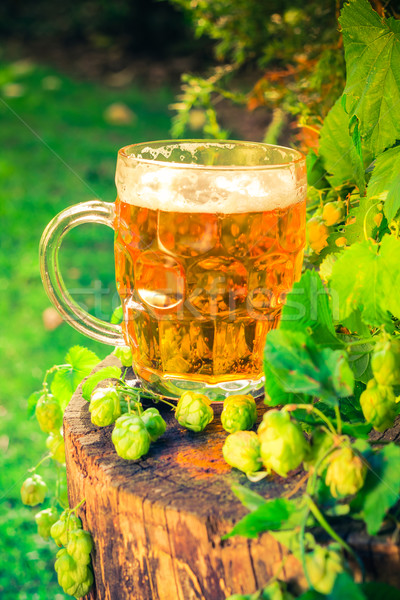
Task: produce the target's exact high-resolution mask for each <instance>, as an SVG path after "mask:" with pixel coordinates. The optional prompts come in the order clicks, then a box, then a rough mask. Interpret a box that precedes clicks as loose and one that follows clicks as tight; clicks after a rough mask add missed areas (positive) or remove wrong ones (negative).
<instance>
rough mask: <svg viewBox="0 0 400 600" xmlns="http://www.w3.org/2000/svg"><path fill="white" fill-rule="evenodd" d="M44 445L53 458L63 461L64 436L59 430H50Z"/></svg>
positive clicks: (62, 462)
mask: <svg viewBox="0 0 400 600" xmlns="http://www.w3.org/2000/svg"><path fill="white" fill-rule="evenodd" d="M46 447H47V449H48V451H49V452H50V455H51V458H52V459H53V460H56V461H57V462H59V463H61V464H64V463H65V444H64V438H63V436H62V435H61V433H60V432H59V431H52V432H51V433H50V434H49V436H48V438H47V440H46Z"/></svg>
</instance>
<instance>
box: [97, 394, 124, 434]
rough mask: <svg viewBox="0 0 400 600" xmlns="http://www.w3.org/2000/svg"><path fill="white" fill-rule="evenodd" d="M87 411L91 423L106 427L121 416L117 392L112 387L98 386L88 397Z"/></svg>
mask: <svg viewBox="0 0 400 600" xmlns="http://www.w3.org/2000/svg"><path fill="white" fill-rule="evenodd" d="M89 412H90V416H91V420H92V423H93V425H97V426H98V427H106V426H107V425H111V424H112V423H114V422H115V421H116V419H118V417H120V416H121V404H120V399H119V393H118V391H117V390H116V388H113V387H99V388H97V389H96V390H95V391H94V392H93V394H92V395H91V398H90V404H89Z"/></svg>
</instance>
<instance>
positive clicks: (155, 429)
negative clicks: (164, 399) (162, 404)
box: [140, 408, 167, 442]
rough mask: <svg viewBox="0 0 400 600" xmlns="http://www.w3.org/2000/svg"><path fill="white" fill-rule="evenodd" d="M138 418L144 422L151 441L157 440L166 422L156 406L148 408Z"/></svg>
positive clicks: (165, 426)
mask: <svg viewBox="0 0 400 600" xmlns="http://www.w3.org/2000/svg"><path fill="white" fill-rule="evenodd" d="M140 418H141V419H142V421H143V423H144V424H145V427H146V429H147V431H148V432H149V435H150V439H151V441H152V442H155V441H156V440H158V438H159V437H160V436H161V435H162V434H163V433H164V432H165V430H166V428H167V424H166V422H165V421H164V419H163V418H162V416H161V415H160V412H159V411H158V409H157V408H148V409H147V410H145V411H144V412H143V413H142V414H141V416H140Z"/></svg>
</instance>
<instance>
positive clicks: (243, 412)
mask: <svg viewBox="0 0 400 600" xmlns="http://www.w3.org/2000/svg"><path fill="white" fill-rule="evenodd" d="M256 420H257V407H256V403H255V401H254V398H253V396H242V395H235V396H229V397H228V398H226V400H225V401H224V408H223V411H222V413H221V423H222V427H223V428H224V429H225V431H227V432H228V433H234V432H235V431H244V430H246V429H251V428H252V427H253V425H254V423H255V422H256Z"/></svg>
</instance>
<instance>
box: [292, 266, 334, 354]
mask: <svg viewBox="0 0 400 600" xmlns="http://www.w3.org/2000/svg"><path fill="white" fill-rule="evenodd" d="M280 329H284V330H290V331H303V332H306V331H307V332H309V333H311V335H312V337H313V340H314V341H315V342H316V343H317V344H326V345H330V346H331V347H332V346H333V347H336V348H341V347H343V344H342V343H341V342H340V340H338V339H337V337H336V334H335V329H334V326H333V317H332V309H331V305H330V297H329V293H328V290H327V289H326V288H325V286H324V284H323V283H322V280H321V277H320V276H319V274H318V273H317V271H310V270H308V271H305V272H304V273H303V275H302V276H301V279H300V280H299V281H297V282H296V283H295V284H294V285H293V288H292V290H291V291H290V292H289V294H288V295H287V297H286V302H285V305H284V307H283V310H282V315H281V320H280ZM310 330H311V331H310Z"/></svg>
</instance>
